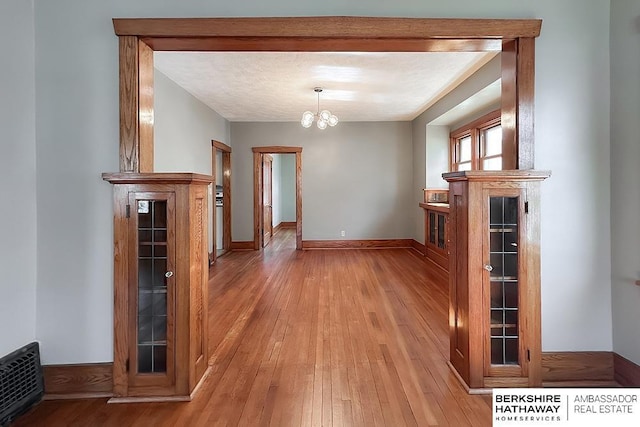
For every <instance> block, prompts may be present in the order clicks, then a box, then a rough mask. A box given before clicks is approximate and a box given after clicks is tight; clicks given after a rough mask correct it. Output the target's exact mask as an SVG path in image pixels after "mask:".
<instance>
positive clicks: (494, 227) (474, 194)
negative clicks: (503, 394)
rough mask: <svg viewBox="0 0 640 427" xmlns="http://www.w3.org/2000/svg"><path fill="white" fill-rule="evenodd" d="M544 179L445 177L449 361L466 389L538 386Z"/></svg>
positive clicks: (499, 174) (524, 174) (496, 174)
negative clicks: (447, 213)
mask: <svg viewBox="0 0 640 427" xmlns="http://www.w3.org/2000/svg"><path fill="white" fill-rule="evenodd" d="M548 176H549V173H548V172H539V171H532V170H522V171H519V170H514V171H493V172H492V171H466V172H452V173H446V174H443V177H444V178H445V179H446V180H447V181H448V182H449V206H450V210H449V212H450V222H449V229H448V231H449V233H450V246H449V254H450V256H449V301H450V304H449V330H450V362H451V365H452V367H453V368H454V369H455V370H456V372H457V373H458V374H459V376H460V377H461V378H462V380H463V381H464V383H465V384H466V386H467V387H468V388H469V389H482V388H492V387H532V386H540V385H541V335H540V249H539V248H540V243H539V241H540V225H539V224H540V219H539V218H540V210H539V203H540V198H539V187H540V182H541V181H542V180H544V179H545V178H547V177H548Z"/></svg>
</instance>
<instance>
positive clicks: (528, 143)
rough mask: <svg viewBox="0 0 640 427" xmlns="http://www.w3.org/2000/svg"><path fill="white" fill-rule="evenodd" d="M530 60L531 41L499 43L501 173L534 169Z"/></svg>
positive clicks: (532, 63) (532, 93)
mask: <svg viewBox="0 0 640 427" xmlns="http://www.w3.org/2000/svg"><path fill="white" fill-rule="evenodd" d="M534 57H535V40H534V39H533V38H521V39H518V40H508V41H505V42H503V46H502V120H501V121H502V156H503V157H502V159H503V160H502V161H503V169H533V168H534V140H535V136H534V131H533V128H534V80H535V59H534Z"/></svg>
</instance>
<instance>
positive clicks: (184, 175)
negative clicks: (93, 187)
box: [102, 172, 213, 184]
mask: <svg viewBox="0 0 640 427" xmlns="http://www.w3.org/2000/svg"><path fill="white" fill-rule="evenodd" d="M102 179H103V180H105V181H108V182H110V183H111V184H140V183H145V184H192V183H193V184H211V183H212V182H213V177H212V176H211V175H203V174H199V173H190V172H167V173H103V174H102Z"/></svg>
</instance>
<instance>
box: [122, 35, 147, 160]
mask: <svg viewBox="0 0 640 427" xmlns="http://www.w3.org/2000/svg"><path fill="white" fill-rule="evenodd" d="M119 41H120V172H153V50H152V49H151V48H150V47H149V46H147V45H146V44H144V43H143V42H141V41H139V40H138V38H137V37H135V36H122V37H120V40H119Z"/></svg>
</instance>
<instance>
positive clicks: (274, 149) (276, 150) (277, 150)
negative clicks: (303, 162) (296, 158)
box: [251, 145, 302, 154]
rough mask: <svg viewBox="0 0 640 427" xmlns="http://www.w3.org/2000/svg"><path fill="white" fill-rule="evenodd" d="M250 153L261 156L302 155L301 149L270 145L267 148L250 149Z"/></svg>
mask: <svg viewBox="0 0 640 427" xmlns="http://www.w3.org/2000/svg"><path fill="white" fill-rule="evenodd" d="M251 151H253V152H254V153H263V154H291V153H302V147H284V146H281V145H272V146H267V147H252V148H251Z"/></svg>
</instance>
